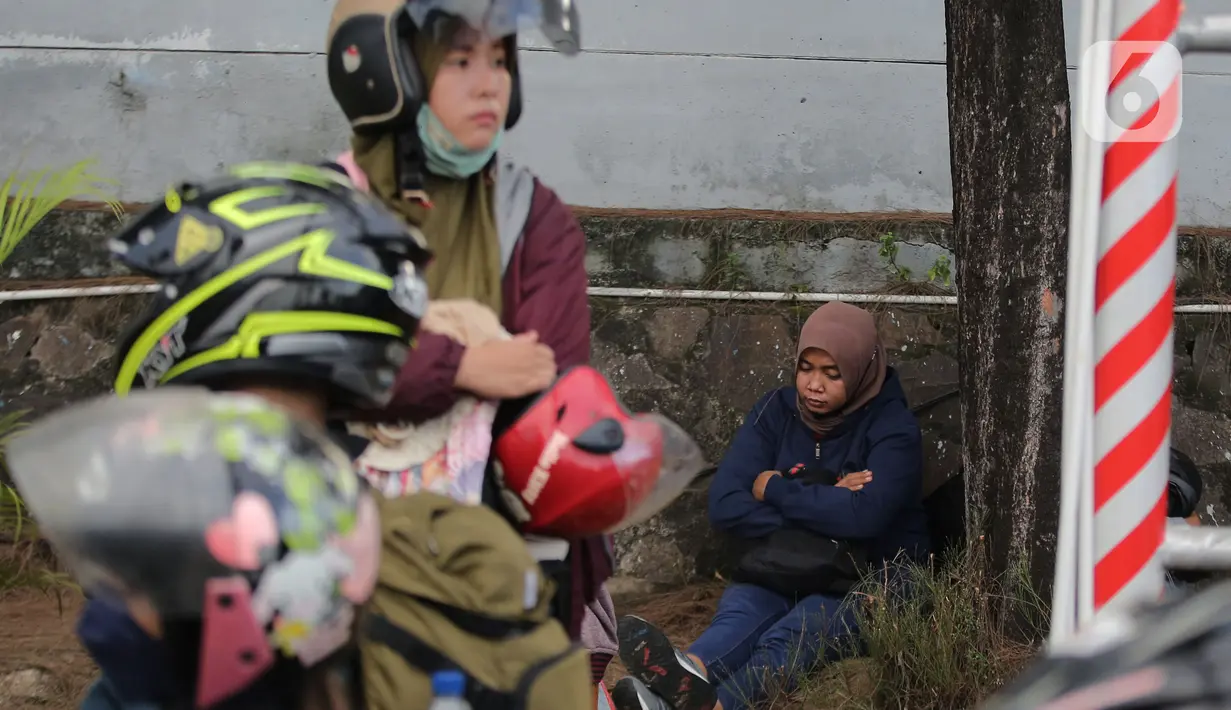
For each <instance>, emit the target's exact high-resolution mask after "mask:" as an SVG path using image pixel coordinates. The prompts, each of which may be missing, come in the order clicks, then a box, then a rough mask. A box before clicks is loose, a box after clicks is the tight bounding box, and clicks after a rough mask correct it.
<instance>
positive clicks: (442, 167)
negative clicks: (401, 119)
mask: <svg viewBox="0 0 1231 710" xmlns="http://www.w3.org/2000/svg"><path fill="white" fill-rule="evenodd" d="M418 124H419V140H420V141H421V142H422V143H423V154H424V156H425V157H426V158H427V169H428V170H429V171H430V172H431V173H432V174H433V175H439V176H441V177H447V178H454V179H457V180H464V179H466V178H468V177H470V176H471V175H474V174H475V173H477V172H479V171H480V170H482V169H483V166H484V165H487V163H488V161H489V160H491V159H492V156H493V155H495V154H496V150H498V149H499V148H500V142H501V141H502V140H503V139H504V127H503V126H501V128H500V131H499V132H497V133H496V135H495V137H494V138H492V142H491V143H490V144H489V145H488V146H487V147H486V148H482V149H480V150H469V149H467V148H465V147H464V146H462V144H461V143H459V142H458V140H457V138H454V137H453V134H452V133H451V132H450V131H449V129H447V128H445V126H444V124H443V123H441V122H440V119H439V118H437V117H436V114H434V113H432V109H430V108H428V105H427V103H426V102H425V103H424V104H423V105H422V106H420V107H419V118H418Z"/></svg>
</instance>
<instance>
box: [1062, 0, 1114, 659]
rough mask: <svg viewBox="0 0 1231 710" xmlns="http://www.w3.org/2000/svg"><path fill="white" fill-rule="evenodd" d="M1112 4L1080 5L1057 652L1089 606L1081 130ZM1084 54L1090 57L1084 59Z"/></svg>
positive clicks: (1093, 154)
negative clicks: (1079, 61) (1079, 52)
mask: <svg viewBox="0 0 1231 710" xmlns="http://www.w3.org/2000/svg"><path fill="white" fill-rule="evenodd" d="M1110 5H1111V3H1110V0H1085V2H1083V3H1082V13H1081V49H1082V52H1083V59H1084V60H1085V61H1082V62H1081V63H1080V65H1079V67H1078V69H1079V74H1078V85H1077V86H1078V96H1077V99H1078V100H1077V101H1075V102H1072V104H1073V106H1074V107H1075V109H1076V112H1077V113H1076V115H1075V116H1074V119H1075V120H1073V121H1072V125H1073V129H1074V130H1073V134H1072V135H1073V170H1072V185H1071V189H1072V199H1071V202H1070V205H1069V245H1068V248H1069V253H1068V279H1067V286H1066V300H1067V303H1068V306H1067V308H1066V310H1065V337H1064V344H1065V349H1064V403H1063V415H1062V416H1063V433H1062V435H1061V465H1060V471H1061V473H1060V491H1061V492H1060V525H1059V531H1058V535H1057V540H1056V578H1055V585H1054V590H1053V596H1052V618H1051V634H1050V638H1049V643H1050V645H1052V646H1058V645H1060V644H1063V643H1064V642H1065V641H1067V640H1068V639H1069V638H1071V637H1072V636H1073V634H1074V633H1075V632H1076V630H1077V626H1078V623H1079V622H1080V621H1081V620H1083V619H1088V618H1089V616H1090V615H1091V614H1092V612H1093V609H1092V605H1091V604H1087V603H1084V601H1083V600H1085V599H1092V595H1091V594H1090V593H1089V591H1088V590H1090V589H1092V587H1093V579H1092V575H1093V557H1094V555H1093V547H1092V542H1091V540H1090V538H1091V533H1092V527H1091V526H1090V524H1089V522H1090V520H1091V519H1092V518H1093V515H1094V511H1093V507H1092V506H1090V505H1087V503H1088V501H1089V500H1090V495H1089V491H1088V489H1090V488H1092V486H1090V485H1087V484H1088V482H1089V481H1090V480H1091V479H1092V476H1093V471H1092V465H1091V457H1090V452H1091V450H1092V446H1091V443H1092V437H1093V416H1094V406H1093V402H1094V384H1093V379H1094V282H1095V275H1096V273H1095V269H1096V263H1097V257H1098V228H1099V207H1100V204H1101V201H1100V198H1101V192H1102V182H1103V180H1102V178H1103V146H1102V144H1101V143H1099V142H1098V141H1096V140H1094V138H1093V137H1092V136H1091V135H1089V133H1088V132H1087V131H1085V130H1082V129H1083V127H1084V126H1088V125H1090V122H1091V121H1097V120H1103V119H1105V117H1106V116H1105V113H1106V112H1105V109H1104V100H1105V97H1106V88H1105V87H1106V86H1107V84H1108V82H1109V76H1108V75H1109V73H1110V66H1111V56H1110V52H1109V51H1108V49H1107V47H1106V45H1105V44H1103V43H1105V41H1106V40H1107V39H1108V38H1109V37H1110V35H1111V7H1110ZM1087 50H1089V52H1087Z"/></svg>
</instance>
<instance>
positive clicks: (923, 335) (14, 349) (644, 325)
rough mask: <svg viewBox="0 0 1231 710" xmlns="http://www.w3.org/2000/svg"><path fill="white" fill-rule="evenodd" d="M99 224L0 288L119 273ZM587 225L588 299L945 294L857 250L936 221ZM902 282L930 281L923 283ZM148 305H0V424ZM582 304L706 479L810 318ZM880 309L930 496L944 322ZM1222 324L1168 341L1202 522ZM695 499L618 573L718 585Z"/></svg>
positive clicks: (43, 239)
mask: <svg viewBox="0 0 1231 710" xmlns="http://www.w3.org/2000/svg"><path fill="white" fill-rule="evenodd" d="M111 226H112V220H111V218H109V217H105V216H99V215H95V214H83V213H71V212H70V213H57V214H55V215H53V217H52V218H51V219H50V220H48V221H47V222H46V223H45V224H44V225H43V226H42V227H40V229H39V230H38V231H36V233H35V234H33V235H32V236H31V237H30V238H29V240H28V241H27V242H26V243H25V244H23V245H22V246H21V247H20V248H19V249H18V251H17V252H16V253H15V254H14V256H13V259H12V261H11V262H10V263H7V264H5V266H4V267H3V268H2V269H0V278H16V277H21V278H24V279H34V278H39V279H69V278H78V277H81V276H83V275H89V276H99V275H103V274H112V273H119V272H118V271H116V270H115V269H113V267H111V266H110V265H109V264H108V263H107V260H106V252H105V250H104V249H103V248H102V244H104V243H105V232H106V231H107V230H108V229H109V228H110V227H111ZM584 226H585V229H586V232H587V235H588V237H589V240H590V246H591V253H590V263H591V266H595V265H596V263H598V262H601V264H599V266H600V267H601V268H598V267H596V268H594V270H593V272H592V277H593V280H594V282H595V283H597V284H607V285H624V286H666V285H689V286H694V287H701V288H727V287H732V288H780V287H781V286H780V285H778V286H776V284H782V283H784V282H786V283H790V282H791V280H792V279H795V278H797V277H796V276H795V274H796V273H797V268H796V265H797V264H798V263H799V260H801V259H803V260H812V263H814V264H816V265H818V267H821V268H827V269H830V270H831V273H848V274H850V275H852V280H851V281H849V282H848V284H849V287H850V288H851V289H852V290H857V291H877V290H885V289H886V288H891V289H896V290H905V291H907V292H910V291H911V290H912V289H913V290H915V291H918V290H920V289H922V290H927V291H930V292H945V290H944V289H943V288H942V287H941V286H940V285H938V284H923V283H914V284H905V283H903V282H901V281H899V280H895V279H897V278H898V277H897V276H895V272H894V270H893V269H891V268H890V267H889V266H888V265H887V264H885V263H884V262H883V261H882V262H881V263H880V264H879V268H878V264H877V263H875V262H873V261H870V259H869V258H868V257H867V251H866V250H867V249H869V248H871V249H873V250H874V251H873V252H872V253H873V254H875V253H876V252H875V249H876V248H877V247H878V245H879V236H880V235H882V234H885V233H888V232H893V233H894V234H895V236H896V237H897V239H899V240H900V241H901V242H902V243H912V244H918V245H919V252H920V253H924V254H928V253H937V254H939V253H945V252H944V250H945V249H946V244H947V243H948V237H947V234H946V232H945V229H944V227H943V225H938V224H933V223H922V224H919V223H911V222H910V221H909V220H899V221H896V222H887V223H875V224H871V225H869V224H867V223H842V222H833V223H793V222H788V221H773V222H768V221H767V222H723V221H720V220H716V221H706V220H692V221H688V220H669V219H664V220H633V219H611V218H589V219H586V220H584ZM835 245H837V246H835ZM38 247H41V249H39V248H38ZM755 249H760V250H764V251H763V252H760V253H770V254H775V255H777V254H783V255H787V256H784V257H783V258H781V259H778V260H769V259H766V260H762V261H761V262H759V264H757V265H755V266H756V268H747V267H745V266H744V264H747V263H750V262H751V261H752V260H751V259H749V257H748V255H749V254H750V253H758V252H755V251H753V250H755ZM903 251H904V249H903V250H900V251H899V254H901V253H902V252H903ZM1184 251H1185V257H1184V263H1185V264H1186V276H1185V278H1184V281H1183V283H1182V285H1181V290H1182V292H1183V293H1184V294H1187V295H1189V296H1192V295H1196V294H1206V295H1207V296H1216V295H1218V294H1220V293H1225V292H1226V288H1225V284H1224V283H1223V280H1224V279H1225V278H1227V276H1226V274H1227V272H1228V260H1227V255H1226V252H1225V250H1224V249H1223V248H1222V246H1221V243H1220V242H1218V241H1216V240H1210V239H1208V238H1203V237H1202V238H1188V239H1186V240H1185V242H1184ZM664 254H666V255H669V256H670V257H671V258H666V257H664ZM680 254H694V255H695V256H696V258H697V260H699V262H700V264H701V266H700V267H698V266H697V263H696V262H692V261H690V260H689V259H688V258H678V255H680ZM792 255H794V256H792ZM860 255H862V256H860ZM843 259H849V260H850V263H851V264H852V266H850V267H849V268H846V270H845V271H844V272H843V271H841V270H840V269H839V267H838V266H836V265H835V264H833V263H831V262H841V261H842V260H843ZM861 259H862V261H861ZM900 262H901V259H900V258H899V263H900ZM860 264H862V270H861V269H860V268H859V265H860ZM920 266H922V265H920ZM844 268H845V267H844ZM698 269H700V273H699V274H698ZM854 277H857V278H854ZM915 281H916V282H918V281H926V275H923V276H916V277H915ZM143 300H144V299H143V298H142V297H124V298H113V299H82V300H78V301H55V302H47V303H42V304H32V303H10V304H0V413H3V412H6V411H13V410H14V409H32V410H34V411H35V412H44V411H47V410H48V409H50V408H53V407H55V406H59V405H60V404H62V403H64V402H66V401H69V400H71V399H74V398H78V397H83V396H87V395H91V394H96V393H101V392H104V391H106V390H107V388H108V387H109V379H110V374H111V372H112V369H113V368H114V365H115V364H114V360H113V358H112V357H111V355H112V347H113V345H112V343H113V342H114V337H115V333H116V331H117V330H118V329H119V328H120V327H121V326H122V324H123V323H124V322H125V321H126V320H127V319H128V318H130V317H131V315H132V314H133V313H134V312H137V311H138V310H139V309H140V308H141V305H142V301H143ZM592 306H593V310H594V319H593V339H594V360H595V364H596V365H597V366H598V367H599V368H600V369H602V370H603V371H604V372H605V373H606V374H607V375H608V376H609V377H610V378H611V380H612V381H613V382H614V383H615V385H616V387H617V389H618V390H619V392H620V394H621V396H622V397H623V398H624V399H625V401H626V403H627V404H628V405H629V406H631V407H633V408H635V409H643V410H657V411H661V412H664V413H665V414H667V415H669V416H671V417H673V418H675V419H676V420H677V421H679V422H681V423H682V424H683V425H684V426H685V427H686V428H687V429H688V430H689V431H690V432H691V433H692V434H693V435H694V436H695V437H696V438H697V440H698V441H699V442H700V443H701V445H702V446H703V448H704V450H705V452H706V454H707V455H708V456H709V457H710V458H711V460H712V462H713V463H717V462H718V461H719V460H720V458H721V456H722V454H723V451H724V449H725V446H726V443H727V441H728V439H729V437H730V436H731V434H732V432H733V431H734V430H735V428H736V427H737V426H738V425H739V424H740V422H741V421H742V418H743V416H744V414H745V413H746V412H747V410H748V409H749V408H750V407H751V406H752V404H753V403H754V401H755V400H756V398H757V397H759V396H760V395H761V394H762V393H764V392H765V391H766V390H768V389H770V388H772V387H776V386H780V385H783V384H788V383H789V380H790V367H791V356H792V353H793V348H794V345H793V342H794V336H795V334H796V333H797V332H798V328H799V327H800V325H801V324H802V320H803V319H804V318H806V317H807V315H808V314H809V313H810V312H811V308H812V307H811V306H791V305H756V304H747V303H738V302H734V303H727V302H697V301H683V300H673V299H660V300H643V301H615V300H610V299H595V300H593V301H592ZM875 311H876V313H877V319H878V323H879V327H880V332H881V335H882V338H883V340H884V343H885V346H886V348H887V349H888V351H889V354H890V360H891V363H892V364H893V365H894V366H895V367H896V368H897V369H898V372H899V375H900V376H901V378H902V381H903V385H904V386H905V387H906V389H907V392H908V395H909V397H910V401H911V403H912V404H913V405H915V406H925V407H926V408H925V410H924V411H923V412H921V413H920V422H921V425H922V427H923V430H924V437H925V438H924V445H925V451H926V462H927V471H926V474H927V480H926V485H927V487H928V488H929V489H930V488H933V487H935V486H938V485H939V484H940V483H941V482H943V481H944V480H946V479H947V478H948V477H949V476H952V475H953V474H955V473H956V472H957V471H958V468H959V465H960V427H959V421H958V417H959V410H958V401H957V399H956V397H953V396H947V397H946V395H951V394H952V393H953V392H954V391H955V388H956V383H957V362H956V360H955V359H954V343H955V342H956V338H957V332H956V311H955V310H954V309H952V308H949V307H901V306H894V307H878V308H876V309H875ZM1229 324H1231V321H1228V320H1226V318H1225V316H1185V317H1182V318H1181V319H1180V327H1179V329H1178V331H1177V336H1176V346H1175V366H1176V379H1175V383H1176V401H1175V407H1174V413H1175V441H1176V443H1177V445H1179V446H1180V447H1181V448H1182V449H1184V450H1185V451H1187V452H1188V453H1189V454H1190V455H1191V456H1192V457H1193V458H1194V460H1195V461H1196V462H1197V464H1198V465H1199V466H1200V467H1201V468H1202V471H1203V472H1204V473H1205V474H1206V476H1207V479H1206V480H1207V486H1208V487H1207V493H1206V495H1205V498H1204V501H1203V511H1202V515H1203V517H1204V518H1205V519H1206V520H1207V521H1208V522H1223V521H1227V520H1231V512H1229V511H1231V417H1229V415H1231V400H1228V397H1227V393H1228V392H1229V391H1231V337H1229V335H1231V325H1229ZM1056 415H1057V416H1059V413H1058V412H1057V413H1056ZM705 491H706V482H705V481H700V482H698V483H697V484H696V485H695V486H694V489H693V490H692V491H690V492H689V493H687V494H686V495H685V496H683V497H682V498H681V499H680V500H679V501H678V502H677V503H676V504H674V505H673V506H672V507H671V508H669V509H668V510H667V511H666V512H665V513H664V514H663V515H661V516H659V517H657V518H655V519H654V520H652V521H650V522H649V523H647V524H645V525H643V526H640V527H639V528H638V529H636V530H632V531H629V532H627V533H625V534H623V535H621V536H620V538H619V540H618V546H619V552H620V571H621V573H622V574H625V575H628V576H631V577H636V578H639V579H641V580H642V582H645V583H655V584H664V585H665V584H675V583H679V582H681V581H683V580H685V579H688V578H690V577H692V576H693V575H702V576H709V575H710V574H712V573H713V571H715V570H717V569H721V568H722V567H723V566H724V562H725V561H726V560H725V556H724V547H725V545H724V541H723V540H722V539H721V538H720V537H719V536H716V535H714V534H713V533H712V532H711V531H710V529H709V527H708V524H707V523H706V520H705V515H704V511H705V506H706V495H705Z"/></svg>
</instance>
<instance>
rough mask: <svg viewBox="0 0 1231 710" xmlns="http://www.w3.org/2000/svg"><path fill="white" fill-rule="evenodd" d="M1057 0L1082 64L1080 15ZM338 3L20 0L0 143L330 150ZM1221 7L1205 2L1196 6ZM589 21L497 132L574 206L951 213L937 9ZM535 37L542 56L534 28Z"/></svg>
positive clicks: (691, 11) (689, 8)
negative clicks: (119, 5) (103, 4)
mask: <svg viewBox="0 0 1231 710" xmlns="http://www.w3.org/2000/svg"><path fill="white" fill-rule="evenodd" d="M12 4H13V3H10V5H12ZM1064 4H1065V10H1066V25H1067V26H1066V36H1067V40H1068V42H1067V44H1068V54H1069V56H1068V61H1069V64H1070V66H1076V65H1077V64H1078V62H1079V59H1080V57H1079V56H1077V41H1078V37H1079V27H1078V26H1077V22H1076V21H1077V17H1078V12H1077V11H1078V8H1079V5H1080V4H1079V3H1078V2H1077V0H1066V2H1065V3H1064ZM330 6H331V4H330V3H329V2H322V1H319V0H318V1H317V2H293V0H252V1H250V2H242V1H241V0H214V1H213V2H209V3H172V4H168V3H158V2H155V0H139V1H137V2H134V3H129V4H126V5H125V9H127V10H129V12H128V13H125V15H124V16H123V18H120V17H116V16H112V15H108V13H106V12H99V11H98V10H97V6H95V5H92V4H90V3H85V2H81V0H42V1H39V2H36V1H35V0H22V1H19V2H16V4H15V5H14V6H13V7H12V8H6V9H8V10H11V12H9V13H8V14H6V17H5V27H4V28H3V29H0V46H2V47H5V49H0V91H2V92H3V93H4V95H6V96H21V97H22V100H21V102H20V105H18V106H14V107H10V109H11V110H8V111H5V112H4V113H3V114H0V148H3V149H4V151H5V153H6V154H8V155H16V154H20V153H23V152H25V153H26V155H27V157H28V159H29V162H28V163H27V164H28V165H37V166H42V165H54V164H62V163H63V162H64V161H71V160H78V159H81V158H85V157H88V156H90V155H96V156H97V157H98V158H99V159H100V161H101V164H102V168H103V170H104V171H105V172H106V173H107V174H108V175H109V176H110V177H113V178H115V179H117V180H119V181H120V183H121V184H122V185H123V190H124V194H123V195H122V197H124V198H125V199H134V200H143V199H148V198H150V197H151V196H152V195H153V194H155V193H156V192H157V191H158V190H160V189H161V188H162V187H163V186H164V185H165V183H166V182H167V181H168V180H173V179H178V178H181V177H186V176H201V175H202V174H203V173H205V172H208V171H212V170H213V169H214V168H215V167H216V166H217V165H218V164H219V163H225V162H234V161H237V160H245V159H252V158H278V157H290V158H294V159H298V160H316V159H319V158H320V157H321V156H323V155H326V154H328V153H329V152H331V151H333V150H336V149H338V148H339V147H341V146H342V145H343V144H344V142H345V137H346V131H345V122H344V121H343V119H342V115H341V112H340V111H339V110H338V109H337V108H336V107H335V106H334V104H333V101H332V99H331V98H330V96H329V92H328V88H327V84H326V81H325V78H324V72H323V69H324V59H323V57H322V55H321V54H320V52H321V51H323V43H324V34H325V27H326V24H327V19H328V15H329V10H330ZM1220 9H1222V8H1221V7H1220V3H1219V2H1218V1H1217V0H1193V2H1191V3H1189V7H1188V8H1187V11H1188V13H1191V15H1199V14H1201V13H1205V12H1210V11H1216V10H1220ZM582 13H583V16H584V19H583V27H584V28H585V29H584V34H585V36H584V42H585V45H586V47H587V49H589V50H591V51H589V52H586V53H584V54H583V55H581V56H580V57H577V58H566V57H562V56H560V55H557V54H554V53H551V52H544V51H533V52H526V53H525V56H524V68H525V86H526V95H527V99H528V102H527V112H526V115H525V118H524V120H523V122H522V124H521V125H520V126H518V127H517V129H516V130H515V131H513V132H512V133H511V134H510V137H509V140H508V142H507V150H509V151H510V152H511V153H512V154H514V155H516V156H519V157H521V158H522V159H524V160H526V161H528V162H530V163H531V164H533V165H534V166H535V168H536V169H537V170H539V171H540V172H541V174H542V176H543V177H544V178H545V179H546V180H547V181H548V182H549V183H550V184H552V185H554V186H556V187H557V188H558V189H559V190H560V191H561V193H562V194H563V195H564V197H565V199H567V200H568V201H570V202H572V203H574V204H586V205H591V206H616V207H627V206H638V207H652V208H664V209H690V208H706V207H747V208H761V209H765V208H768V209H791V210H827V211H863V210H929V211H946V210H948V209H950V206H951V202H952V200H951V197H950V190H949V164H948V160H949V158H948V141H947V133H946V131H947V123H946V118H947V112H946V109H945V96H946V92H945V70H944V47H945V44H944V14H943V3H942V2H940V0H931V1H930V2H919V1H918V0H862V1H861V2H845V3H839V2H823V3H818V2H813V1H812V0H782V1H781V2H776V3H772V4H770V5H767V6H766V7H764V8H762V7H758V8H757V10H756V11H755V12H749V11H748V9H747V6H746V5H744V4H742V3H740V2H738V1H737V0H705V3H704V5H703V4H702V2H701V0H669V1H663V2H652V3H650V2H643V3H595V4H592V5H590V6H587V7H585V8H584V9H583V10H582ZM233 17H243V18H245V20H244V21H243V22H234V21H231V20H230V19H229V18H233ZM886 18H893V19H892V20H887V19H886ZM524 39H525V40H526V41H527V42H528V43H529V44H532V45H534V46H536V47H540V48H541V47H542V46H543V43H542V41H541V39H540V38H539V37H538V36H537V34H536V33H525V36H524ZM1229 68H1231V58H1227V57H1220V56H1211V55H1198V56H1194V57H1190V58H1187V59H1186V61H1185V69H1186V71H1187V74H1186V79H1185V84H1186V85H1185V92H1184V93H1185V97H1184V98H1185V106H1184V109H1185V111H1184V134H1183V140H1182V141H1181V148H1180V151H1181V156H1180V164H1181V165H1182V166H1183V168H1182V171H1183V177H1182V179H1181V181H1180V207H1181V210H1180V211H1181V220H1182V221H1184V222H1186V223H1194V224H1209V225H1227V224H1231V211H1229V209H1228V208H1229V205H1228V202H1227V199H1226V196H1225V194H1224V193H1225V191H1223V190H1221V189H1220V185H1221V183H1222V182H1224V178H1225V177H1226V175H1227V170H1228V169H1229V168H1228V167H1227V166H1228V161H1227V160H1226V159H1225V158H1226V156H1225V140H1223V136H1222V126H1223V117H1224V116H1226V115H1227V114H1228V108H1229V106H1231V99H1229V98H1228V96H1229V95H1231V92H1228V91H1227V88H1228V86H1229V85H1231V76H1228V71H1229ZM1074 75H1075V73H1074ZM82 116H89V120H88V121H87V120H81V119H80V117H82Z"/></svg>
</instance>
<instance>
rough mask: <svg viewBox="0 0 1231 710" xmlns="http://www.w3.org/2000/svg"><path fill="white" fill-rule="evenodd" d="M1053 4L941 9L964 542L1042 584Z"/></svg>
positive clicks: (1048, 484) (1065, 167)
mask: <svg viewBox="0 0 1231 710" xmlns="http://www.w3.org/2000/svg"><path fill="white" fill-rule="evenodd" d="M1062 16H1063V10H1062V6H1061V0H946V2H945V26H946V34H947V36H948V85H949V149H950V161H951V163H952V166H953V167H952V172H953V224H954V229H953V239H954V247H955V255H956V260H957V291H958V319H959V326H960V342H959V357H958V361H959V363H960V383H961V390H962V393H961V404H962V407H961V409H962V432H963V453H962V464H963V467H964V474H965V480H966V513H967V517H966V519H967V521H968V522H967V532H968V534H970V535H971V539H972V540H973V539H975V537H977V536H980V535H982V536H984V549H985V550H987V553H988V561H989V562H990V571H991V572H992V573H1003V572H1005V571H1007V570H1013V569H1020V567H1018V565H1024V566H1025V568H1026V569H1028V570H1029V572H1030V574H1031V579H1032V580H1033V586H1034V587H1035V589H1036V590H1037V591H1039V592H1043V593H1046V592H1047V590H1049V589H1050V587H1051V578H1052V575H1053V572H1054V568H1053V565H1054V560H1055V545H1056V526H1057V522H1058V512H1059V510H1058V509H1059V491H1060V424H1061V400H1062V394H1061V393H1062V372H1063V370H1062V366H1063V348H1062V345H1061V338H1062V335H1063V333H1064V325H1063V322H1062V303H1063V293H1064V286H1065V272H1066V265H1067V261H1066V259H1067V248H1066V244H1067V233H1068V224H1067V223H1068V204H1069V182H1070V176H1069V167H1070V135H1069V85H1068V78H1067V73H1066V70H1065V54H1064V28H1063V21H1062Z"/></svg>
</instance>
